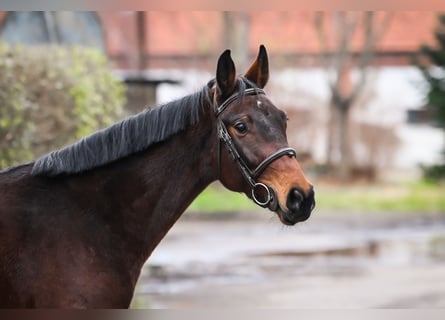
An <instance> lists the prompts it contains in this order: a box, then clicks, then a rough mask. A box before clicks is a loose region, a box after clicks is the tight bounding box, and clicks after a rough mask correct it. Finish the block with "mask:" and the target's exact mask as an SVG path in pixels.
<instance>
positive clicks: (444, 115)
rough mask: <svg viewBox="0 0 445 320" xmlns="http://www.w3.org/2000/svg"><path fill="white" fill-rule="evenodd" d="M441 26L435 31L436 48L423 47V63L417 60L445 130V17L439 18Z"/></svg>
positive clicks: (439, 121) (429, 98)
mask: <svg viewBox="0 0 445 320" xmlns="http://www.w3.org/2000/svg"><path fill="white" fill-rule="evenodd" d="M438 20H439V25H438V27H437V28H436V30H435V31H434V36H435V39H436V46H435V47H431V46H428V45H423V46H422V47H421V48H420V53H421V56H422V57H423V59H424V60H425V59H426V60H427V61H424V62H423V63H422V62H421V60H420V61H419V60H417V61H416V62H417V64H418V65H419V68H420V70H421V71H422V74H423V76H424V77H425V79H426V80H427V81H428V84H429V85H430V88H429V91H428V95H427V99H428V105H429V107H431V108H432V109H433V112H434V115H435V116H436V117H437V121H438V124H439V125H440V126H441V127H442V128H444V129H445V15H440V16H439V17H438Z"/></svg>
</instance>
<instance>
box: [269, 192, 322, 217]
mask: <svg viewBox="0 0 445 320" xmlns="http://www.w3.org/2000/svg"><path fill="white" fill-rule="evenodd" d="M270 190H271V193H272V194H273V196H272V200H271V201H270V203H269V209H270V210H272V211H274V212H276V213H277V214H278V217H279V218H280V220H281V222H282V223H283V224H285V225H294V224H296V223H297V222H303V221H306V220H307V219H309V217H310V216H311V212H312V210H314V208H315V192H314V189H313V188H312V187H311V189H310V190H309V192H308V193H306V194H305V193H304V192H303V191H301V190H300V189H298V188H292V189H290V191H289V192H288V194H287V198H286V205H285V206H283V205H281V204H280V202H279V200H278V197H277V196H276V195H275V192H274V191H273V189H272V188H270Z"/></svg>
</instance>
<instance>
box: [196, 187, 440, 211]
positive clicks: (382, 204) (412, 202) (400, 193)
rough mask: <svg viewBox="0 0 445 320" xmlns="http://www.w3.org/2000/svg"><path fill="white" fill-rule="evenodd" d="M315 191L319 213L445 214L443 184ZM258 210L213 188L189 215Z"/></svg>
mask: <svg viewBox="0 0 445 320" xmlns="http://www.w3.org/2000/svg"><path fill="white" fill-rule="evenodd" d="M315 188H316V190H315V191H316V201H317V209H318V210H342V211H364V212H366V211H369V212H378V211H385V212H388V211H390V212H419V213H422V212H425V213H432V212H434V213H445V186H444V185H439V184H431V183H426V182H409V183H399V184H376V185H359V186H355V185H347V186H328V185H317V184H316V183H315ZM256 208H257V206H256V205H255V204H254V203H253V202H252V201H251V200H250V199H248V198H247V197H246V196H245V195H244V194H240V193H234V192H230V191H228V190H226V189H224V188H223V187H222V186H221V185H219V184H213V185H211V186H210V187H208V188H207V189H206V190H205V191H204V192H203V193H201V194H200V195H199V197H198V198H197V199H196V200H195V201H194V202H193V203H192V205H191V206H190V208H189V209H188V211H191V212H206V213H209V212H224V211H225V212H227V211H244V210H255V209H256Z"/></svg>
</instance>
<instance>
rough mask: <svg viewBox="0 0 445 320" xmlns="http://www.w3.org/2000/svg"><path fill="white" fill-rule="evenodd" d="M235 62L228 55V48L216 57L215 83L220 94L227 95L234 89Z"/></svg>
mask: <svg viewBox="0 0 445 320" xmlns="http://www.w3.org/2000/svg"><path fill="white" fill-rule="evenodd" d="M235 80H236V73H235V64H234V63H233V60H232V57H231V56H230V50H226V51H224V52H223V53H222V54H221V56H220V57H219V59H218V65H217V67H216V84H217V86H218V88H219V89H220V91H221V95H222V96H228V95H230V94H232V93H233V91H234V90H235V84H236V81H235Z"/></svg>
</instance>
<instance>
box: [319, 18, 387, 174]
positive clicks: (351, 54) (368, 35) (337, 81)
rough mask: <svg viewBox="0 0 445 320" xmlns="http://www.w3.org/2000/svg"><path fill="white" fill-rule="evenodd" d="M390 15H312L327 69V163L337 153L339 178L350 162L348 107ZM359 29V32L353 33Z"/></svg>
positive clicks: (362, 83)
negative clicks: (328, 93) (328, 91)
mask: <svg viewBox="0 0 445 320" xmlns="http://www.w3.org/2000/svg"><path fill="white" fill-rule="evenodd" d="M391 17H392V14H391V13H379V14H377V13H375V12H371V11H367V12H344V11H340V12H335V13H333V14H332V15H330V14H328V13H325V12H318V13H317V14H316V15H315V19H314V25H315V29H316V32H317V36H318V40H319V44H320V47H321V56H322V62H323V65H324V67H325V68H326V70H327V71H328V79H327V80H328V86H329V90H330V92H331V97H330V102H329V122H328V130H327V150H326V156H327V163H328V164H329V165H332V164H334V162H335V160H334V159H335V156H336V155H338V157H337V158H338V161H339V164H338V165H339V167H338V169H339V170H338V173H339V177H340V178H343V179H347V178H348V177H349V169H350V166H351V164H352V163H351V158H352V155H351V147H350V139H349V138H350V136H349V117H350V113H351V109H352V108H353V106H354V104H355V102H356V100H357V98H358V97H359V95H360V94H361V93H362V91H363V88H364V87H365V84H366V81H367V75H368V66H369V65H370V63H371V61H372V58H373V57H374V53H375V49H376V45H377V43H378V42H379V40H380V39H381V38H382V35H383V34H384V32H385V31H386V30H387V27H388V25H389V22H390V20H391ZM329 18H330V19H329ZM328 19H329V20H328ZM327 21H332V24H331V25H329V26H327V25H326V24H327ZM359 31H360V32H361V34H357V33H358V32H359ZM359 40H361V42H360V41H359ZM354 68H355V69H356V70H357V71H358V79H357V80H356V81H353V79H352V76H351V75H352V70H353V69H354Z"/></svg>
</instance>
